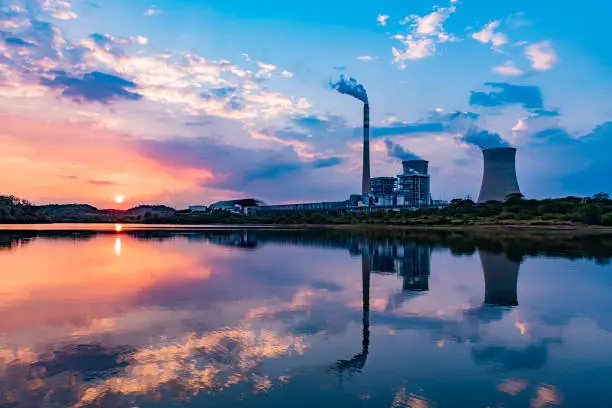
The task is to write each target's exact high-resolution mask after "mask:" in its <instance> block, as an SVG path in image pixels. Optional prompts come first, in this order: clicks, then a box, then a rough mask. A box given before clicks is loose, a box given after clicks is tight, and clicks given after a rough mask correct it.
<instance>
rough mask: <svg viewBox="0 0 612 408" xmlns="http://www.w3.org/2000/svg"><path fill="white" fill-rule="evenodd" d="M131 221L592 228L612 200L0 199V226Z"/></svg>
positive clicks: (611, 209)
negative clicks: (420, 204) (117, 203)
mask: <svg viewBox="0 0 612 408" xmlns="http://www.w3.org/2000/svg"><path fill="white" fill-rule="evenodd" d="M32 222H41V223H42V222H126V223H127V222H133V223H147V224H155V223H159V224H283V225H301V224H316V225H345V224H372V225H377V224H378V225H414V226H466V225H467V226H469V225H576V224H581V225H598V226H612V200H611V199H610V196H609V195H608V194H607V193H598V194H595V195H593V196H592V197H587V198H582V197H565V198H551V199H543V200H535V199H526V198H525V197H523V196H522V195H520V194H513V195H510V196H508V198H507V199H506V200H505V201H503V202H499V201H491V202H487V203H483V204H477V203H475V202H474V201H472V200H470V199H455V200H452V201H451V202H450V203H449V205H448V206H446V207H443V208H421V209H415V210H400V211H391V210H389V211H386V210H385V211H361V212H343V213H335V212H321V211H310V212H279V213H269V214H264V213H262V214H252V215H241V214H234V213H230V212H226V211H211V212H207V213H193V212H190V211H188V210H183V211H176V210H172V209H170V208H168V207H160V206H140V207H136V208H134V209H131V210H127V211H118V210H98V209H96V208H94V207H91V206H86V205H68V206H61V205H55V206H54V205H51V206H34V205H32V204H31V203H30V202H28V201H27V200H24V199H21V198H18V197H15V196H0V223H32Z"/></svg>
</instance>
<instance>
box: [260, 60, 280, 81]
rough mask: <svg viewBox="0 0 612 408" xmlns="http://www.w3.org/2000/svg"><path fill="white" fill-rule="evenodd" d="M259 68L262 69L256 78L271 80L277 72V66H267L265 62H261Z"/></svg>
mask: <svg viewBox="0 0 612 408" xmlns="http://www.w3.org/2000/svg"><path fill="white" fill-rule="evenodd" d="M257 66H258V67H259V68H260V69H259V71H257V73H256V74H255V77H256V78H270V77H271V76H272V72H274V71H276V66H275V65H272V64H266V63H264V62H261V61H259V62H258V63H257Z"/></svg>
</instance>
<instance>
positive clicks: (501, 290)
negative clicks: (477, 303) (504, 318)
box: [479, 251, 520, 306]
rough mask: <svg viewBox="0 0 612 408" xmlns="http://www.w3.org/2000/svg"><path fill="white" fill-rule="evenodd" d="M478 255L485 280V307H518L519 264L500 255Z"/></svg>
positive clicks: (484, 253)
mask: <svg viewBox="0 0 612 408" xmlns="http://www.w3.org/2000/svg"><path fill="white" fill-rule="evenodd" d="M479 255H480V262H481V264H482V270H483V272H484V280H485V300H484V303H485V305H491V306H518V295H517V284H518V274H519V268H520V263H518V262H514V261H511V260H510V259H508V258H507V257H506V256H505V255H502V254H493V253H490V252H483V251H480V252H479Z"/></svg>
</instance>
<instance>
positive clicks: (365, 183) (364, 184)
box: [361, 103, 370, 196]
mask: <svg viewBox="0 0 612 408" xmlns="http://www.w3.org/2000/svg"><path fill="white" fill-rule="evenodd" d="M361 194H362V195H364V196H366V195H368V194H370V105H369V104H368V103H365V104H364V105H363V178H362V180H361Z"/></svg>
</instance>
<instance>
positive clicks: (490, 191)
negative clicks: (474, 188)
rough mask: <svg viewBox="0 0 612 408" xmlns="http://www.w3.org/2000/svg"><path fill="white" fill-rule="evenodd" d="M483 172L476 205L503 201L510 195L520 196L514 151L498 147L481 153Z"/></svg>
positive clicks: (509, 148)
mask: <svg viewBox="0 0 612 408" xmlns="http://www.w3.org/2000/svg"><path fill="white" fill-rule="evenodd" d="M482 155H483V158H484V171H483V175H482V186H481V187H480V194H479V196H478V203H486V202H487V201H505V200H506V198H507V197H508V196H509V195H510V194H520V193H521V190H520V189H519V185H518V180H517V178H516V149H515V148H513V147H498V148H492V149H485V150H483V151H482Z"/></svg>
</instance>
